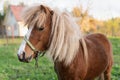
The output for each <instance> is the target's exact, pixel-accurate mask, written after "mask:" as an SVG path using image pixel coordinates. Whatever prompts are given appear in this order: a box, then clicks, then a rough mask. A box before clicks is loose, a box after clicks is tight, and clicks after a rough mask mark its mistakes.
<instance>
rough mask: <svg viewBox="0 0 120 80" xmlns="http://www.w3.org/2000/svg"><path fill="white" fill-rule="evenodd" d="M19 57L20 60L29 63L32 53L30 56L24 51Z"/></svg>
mask: <svg viewBox="0 0 120 80" xmlns="http://www.w3.org/2000/svg"><path fill="white" fill-rule="evenodd" d="M18 59H19V61H21V62H26V63H28V62H30V61H31V60H32V55H31V56H29V57H26V56H25V52H23V53H22V54H20V55H18Z"/></svg>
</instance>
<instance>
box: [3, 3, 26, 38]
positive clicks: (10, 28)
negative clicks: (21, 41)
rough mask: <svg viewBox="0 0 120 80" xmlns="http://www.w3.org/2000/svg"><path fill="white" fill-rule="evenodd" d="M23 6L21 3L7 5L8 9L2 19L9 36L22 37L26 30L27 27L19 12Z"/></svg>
mask: <svg viewBox="0 0 120 80" xmlns="http://www.w3.org/2000/svg"><path fill="white" fill-rule="evenodd" d="M24 7H25V6H22V5H17V6H16V5H9V6H8V11H7V14H6V16H5V19H4V25H5V26H6V34H7V36H9V37H22V36H24V35H25V34H26V32H27V27H25V26H24V22H23V20H22V18H21V13H22V11H23V9H24Z"/></svg>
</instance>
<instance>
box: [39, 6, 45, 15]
mask: <svg viewBox="0 0 120 80" xmlns="http://www.w3.org/2000/svg"><path fill="white" fill-rule="evenodd" d="M40 9H41V10H42V11H44V12H45V13H46V7H45V6H44V5H40Z"/></svg>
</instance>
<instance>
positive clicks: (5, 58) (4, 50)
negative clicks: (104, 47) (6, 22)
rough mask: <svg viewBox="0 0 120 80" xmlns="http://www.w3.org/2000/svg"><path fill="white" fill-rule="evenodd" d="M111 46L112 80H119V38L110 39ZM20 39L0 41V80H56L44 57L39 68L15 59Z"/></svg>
mask: <svg viewBox="0 0 120 80" xmlns="http://www.w3.org/2000/svg"><path fill="white" fill-rule="evenodd" d="M109 39H110V41H111V42H112V45H113V54H114V66H113V69H112V80H120V38H114V37H110V38H109ZM21 41H22V39H20V38H16V39H14V40H12V39H9V42H8V43H9V44H8V45H6V40H4V39H0V80H57V76H56V74H55V72H54V68H53V63H52V61H50V60H49V59H48V58H47V57H46V56H44V57H41V58H39V67H38V68H35V65H34V64H35V61H34V60H33V61H32V62H31V63H29V64H28V63H21V62H19V60H18V58H17V50H18V47H19V46H20V42H21Z"/></svg>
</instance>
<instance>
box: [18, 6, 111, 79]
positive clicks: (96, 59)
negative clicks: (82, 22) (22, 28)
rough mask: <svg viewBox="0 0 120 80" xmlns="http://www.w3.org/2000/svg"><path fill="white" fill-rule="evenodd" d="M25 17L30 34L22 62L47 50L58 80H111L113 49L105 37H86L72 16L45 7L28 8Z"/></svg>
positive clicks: (23, 51)
mask: <svg viewBox="0 0 120 80" xmlns="http://www.w3.org/2000/svg"><path fill="white" fill-rule="evenodd" d="M23 18H24V21H25V24H26V25H27V26H28V33H27V34H26V36H25V39H24V40H23V42H22V43H21V46H20V48H19V51H18V58H19V60H20V61H22V62H30V61H31V60H32V59H34V58H36V57H38V54H42V52H44V51H46V53H45V54H48V55H49V56H51V58H52V59H53V61H54V68H55V71H56V73H57V76H58V80H94V79H95V78H96V77H98V76H100V78H101V79H102V80H104V79H105V80H110V79H111V78H110V76H111V68H112V64H113V55H112V47H111V44H110V42H109V40H108V39H107V38H106V37H105V36H104V35H102V34H99V33H96V34H89V35H87V36H84V37H83V36H82V34H81V33H80V29H79V26H77V24H76V22H75V21H74V20H73V18H72V17H71V16H70V14H69V13H67V12H60V11H59V10H55V9H54V10H52V9H50V8H49V7H46V6H43V5H40V6H33V7H31V8H29V9H27V10H26V11H25V14H24V15H23ZM103 78H104V79H103Z"/></svg>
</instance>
